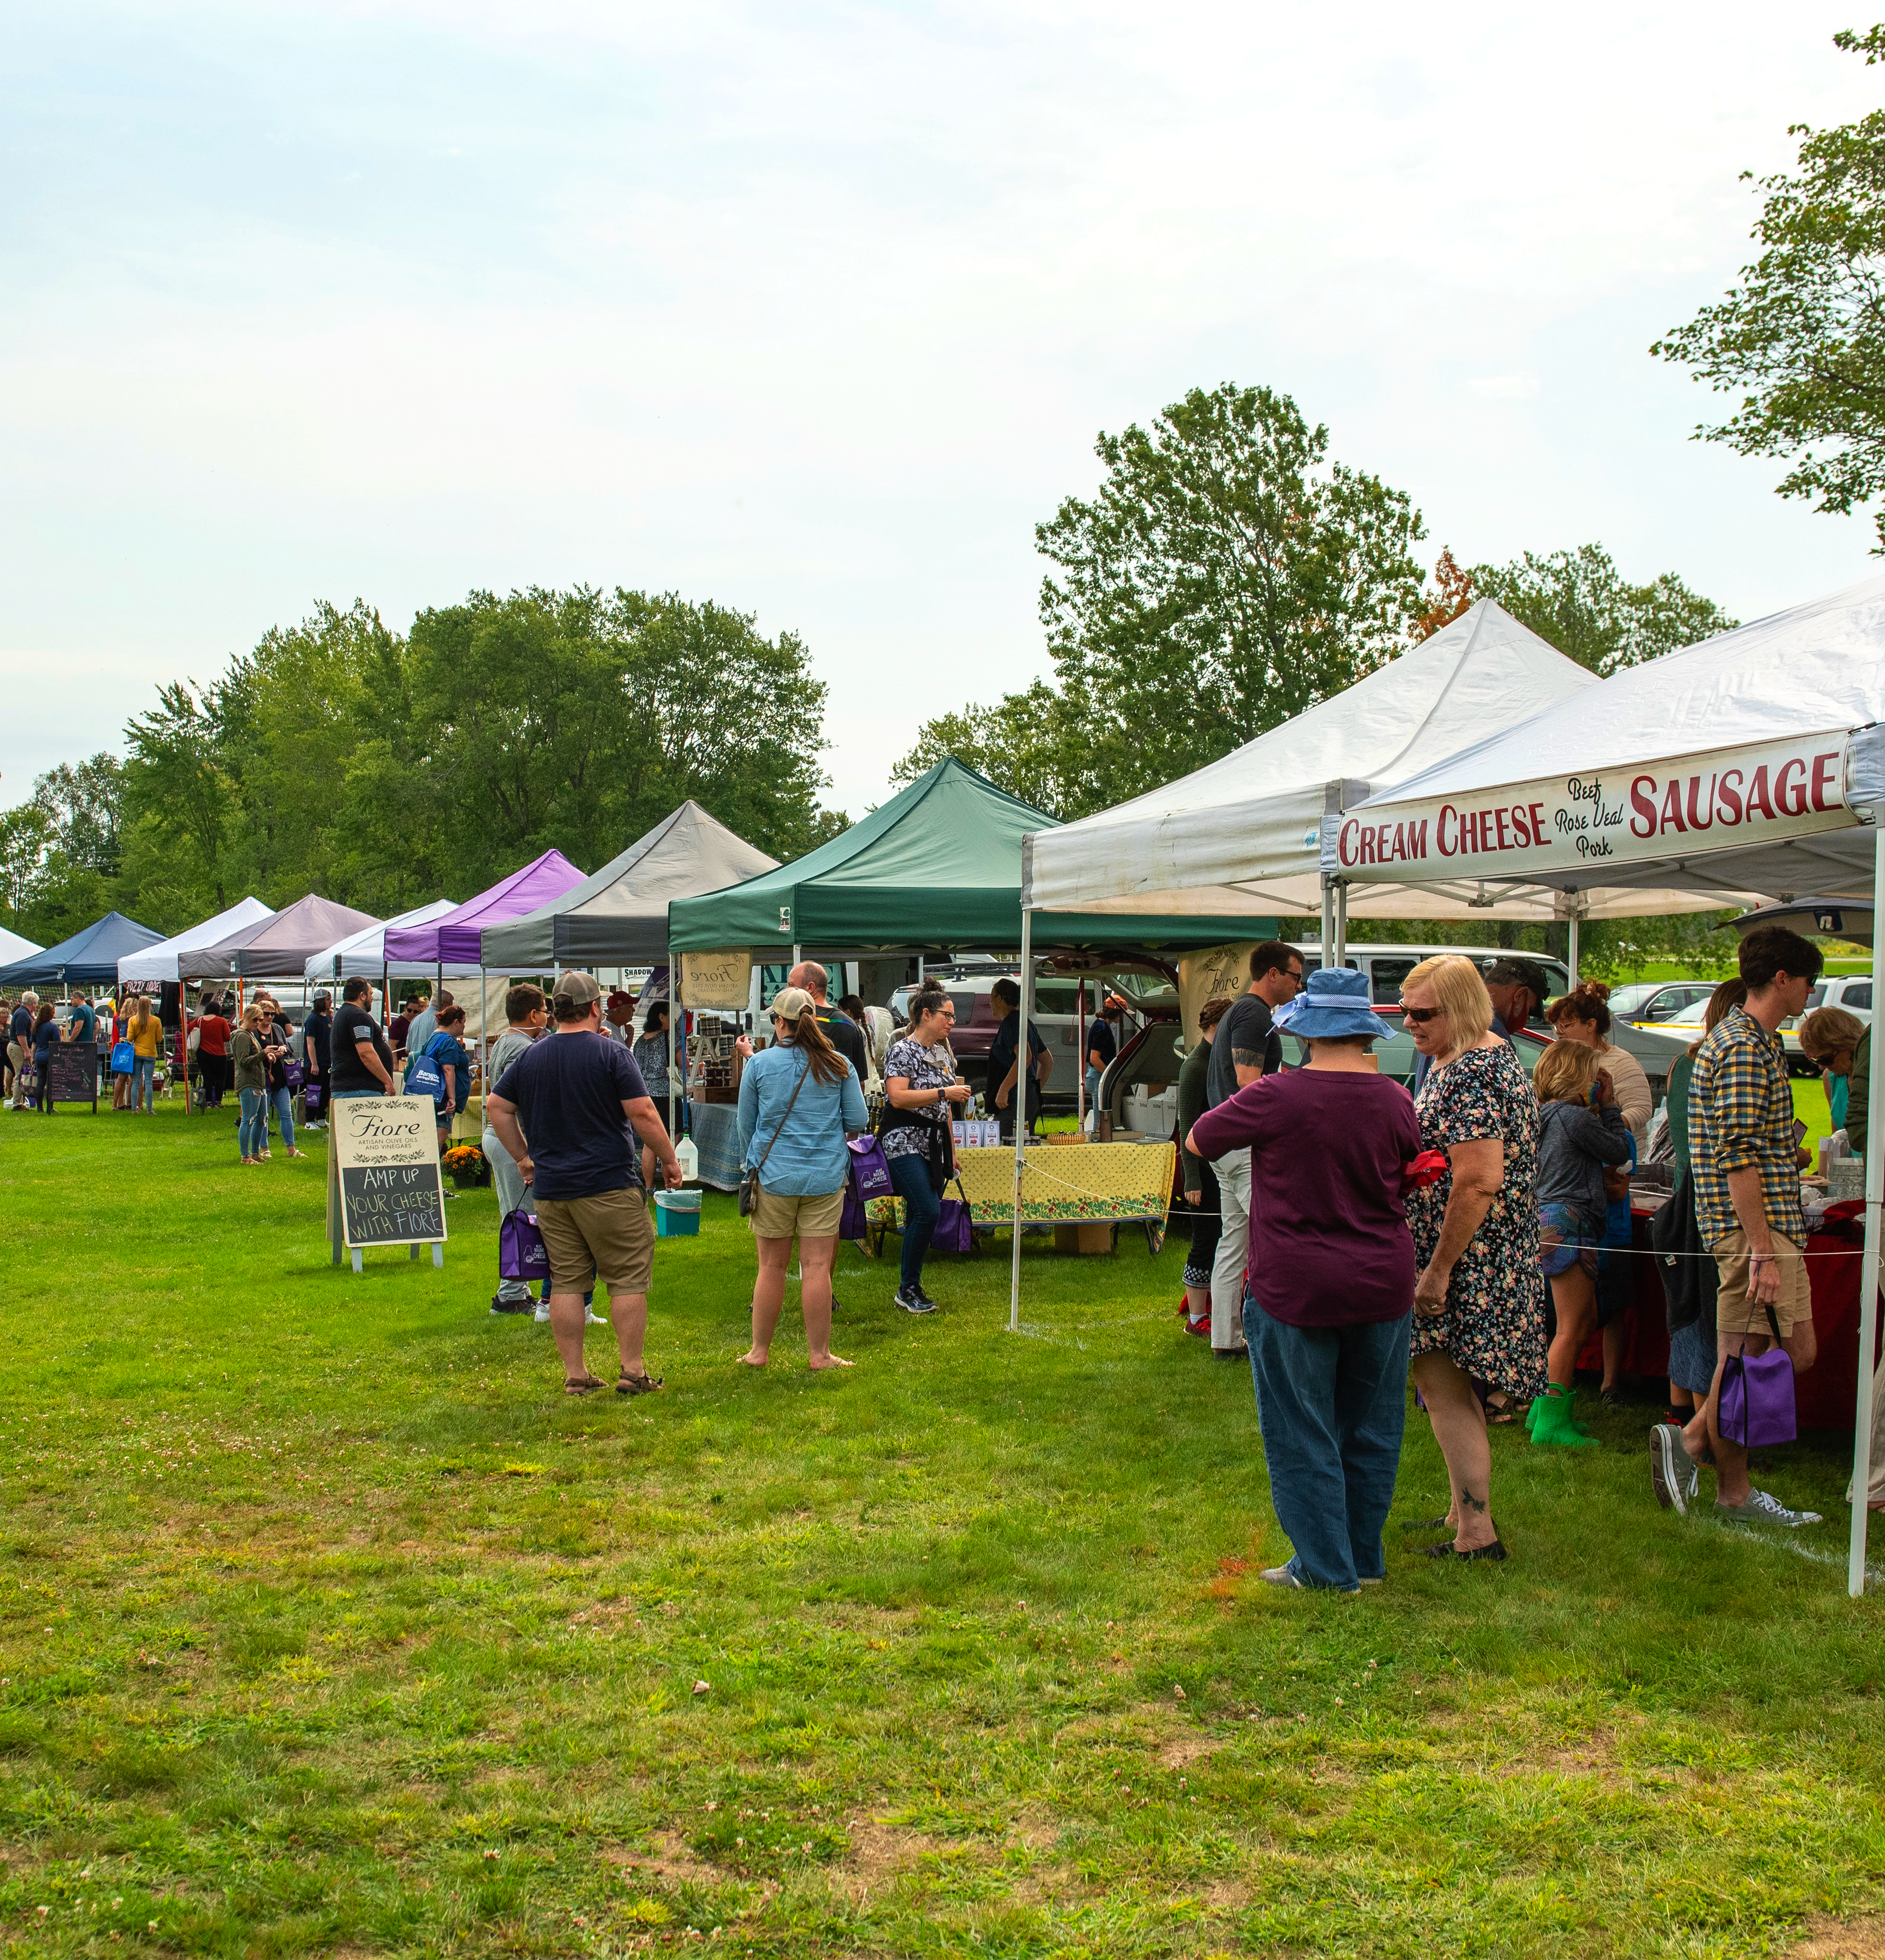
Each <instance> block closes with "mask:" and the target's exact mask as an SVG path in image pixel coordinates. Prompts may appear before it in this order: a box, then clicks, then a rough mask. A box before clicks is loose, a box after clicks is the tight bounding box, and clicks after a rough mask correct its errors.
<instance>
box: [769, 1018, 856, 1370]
mask: <svg viewBox="0 0 1885 1960" xmlns="http://www.w3.org/2000/svg"><path fill="white" fill-rule="evenodd" d="M772 1033H773V1038H774V1039H773V1045H772V1047H770V1048H767V1049H766V1050H764V1051H763V1052H762V1053H760V1054H758V1055H755V1054H753V1048H752V1043H751V1042H750V1041H749V1040H748V1039H747V1038H746V1037H745V1036H741V1037H740V1041H739V1043H738V1047H739V1050H740V1055H741V1057H742V1059H743V1064H744V1066H743V1068H742V1071H741V1073H740V1162H741V1163H742V1165H743V1166H745V1167H746V1169H747V1176H746V1179H745V1181H744V1182H743V1183H742V1185H740V1211H741V1213H742V1214H744V1215H745V1216H747V1217H750V1219H751V1220H752V1223H753V1238H754V1239H755V1241H756V1243H757V1245H758V1248H759V1271H758V1274H757V1275H756V1278H755V1279H754V1281H753V1345H752V1346H751V1348H749V1349H748V1350H747V1352H746V1353H745V1354H743V1355H742V1356H741V1357H740V1359H741V1360H743V1361H744V1362H745V1363H746V1364H747V1367H750V1368H763V1367H765V1366H766V1361H767V1359H768V1357H769V1355H770V1354H771V1351H772V1335H773V1332H774V1331H775V1329H776V1328H777V1327H778V1325H779V1313H780V1309H782V1306H784V1304H785V1274H786V1270H787V1268H788V1266H789V1265H791V1252H792V1240H793V1239H794V1237H796V1238H797V1239H798V1265H799V1272H800V1275H801V1281H802V1285H801V1302H802V1303H803V1306H804V1313H805V1345H806V1348H807V1355H808V1358H809V1360H810V1365H811V1366H812V1367H814V1369H823V1368H848V1367H850V1365H851V1363H849V1361H846V1360H842V1359H841V1358H840V1357H839V1356H837V1355H836V1354H833V1352H832V1351H831V1267H832V1262H833V1259H834V1258H836V1255H837V1251H838V1226H839V1220H840V1218H841V1217H842V1214H843V1211H844V1187H845V1171H846V1169H847V1163H848V1159H849V1152H848V1151H847V1150H845V1135H846V1134H847V1133H851V1134H855V1133H856V1132H857V1131H861V1130H862V1129H863V1128H864V1125H865V1124H866V1123H867V1122H868V1120H869V1118H868V1115H867V1114H866V1112H865V1110H864V1092H863V1090H862V1089H861V1087H859V1086H858V1078H857V1077H856V1076H855V1075H854V1074H852V1070H851V1064H849V1062H848V1061H845V1058H844V1057H843V1056H842V1055H840V1054H839V1052H838V1051H837V1050H836V1048H833V1046H832V1045H831V1042H830V1040H829V1038H828V1037H827V1036H826V1033H825V1031H824V1030H823V1029H822V1028H821V1027H820V1026H819V1025H818V1020H817V1011H816V1008H815V1004H814V1002H813V1000H812V998H811V996H810V994H808V993H807V992H806V991H805V990H804V988H802V987H788V988H785V990H784V991H782V993H780V994H779V996H778V997H777V998H775V1000H774V1001H773V1003H772Z"/></svg>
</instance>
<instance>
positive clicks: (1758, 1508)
mask: <svg viewBox="0 0 1885 1960" xmlns="http://www.w3.org/2000/svg"><path fill="white" fill-rule="evenodd" d="M1740 966H1741V978H1743V980H1745V981H1746V982H1747V1002H1746V1005H1745V1006H1744V1007H1735V1008H1733V1009H1731V1010H1730V1011H1729V1013H1727V1016H1726V1017H1725V1018H1724V1020H1722V1021H1721V1024H1720V1025H1719V1026H1718V1027H1717V1028H1716V1029H1715V1032H1714V1033H1712V1034H1711V1035H1710V1036H1708V1039H1706V1040H1705V1041H1704V1042H1702V1046H1701V1048H1700V1050H1699V1052H1697V1054H1696V1066H1695V1074H1694V1077H1693V1078H1692V1080H1691V1081H1690V1083H1689V1163H1690V1165H1691V1166H1692V1170H1691V1175H1692V1176H1693V1178H1694V1179H1695V1200H1696V1225H1697V1227H1699V1230H1700V1231H1701V1234H1702V1243H1703V1244H1704V1245H1705V1246H1707V1247H1708V1249H1709V1250H1710V1251H1711V1252H1713V1253H1714V1255H1715V1266H1716V1270H1717V1271H1718V1274H1719V1275H1720V1286H1719V1291H1718V1294H1717V1296H1716V1302H1715V1351H1716V1355H1717V1360H1716V1363H1715V1385H1714V1386H1713V1387H1712V1388H1711V1389H1710V1390H1709V1392H1708V1400H1707V1402H1705V1403H1704V1404H1703V1405H1702V1407H1701V1408H1699V1409H1698V1410H1697V1411H1696V1415H1695V1418H1694V1420H1693V1421H1692V1422H1690V1423H1689V1426H1688V1427H1686V1429H1678V1428H1676V1427H1675V1425H1674V1424H1671V1423H1661V1424H1657V1427H1656V1429H1655V1430H1654V1433H1653V1437H1652V1441H1651V1478H1652V1481H1654V1484H1655V1488H1656V1494H1657V1498H1658V1499H1659V1500H1661V1502H1662V1503H1663V1504H1664V1506H1665V1507H1667V1506H1670V1505H1672V1504H1673V1506H1674V1507H1675V1508H1676V1509H1677V1510H1687V1509H1688V1504H1687V1502H1686V1500H1687V1498H1688V1497H1689V1495H1691V1494H1692V1492H1693V1490H1694V1488H1695V1484H1696V1477H1695V1474H1694V1472H1692V1470H1690V1469H1689V1465H1688V1464H1687V1463H1686V1462H1682V1461H1680V1459H1678V1457H1677V1456H1676V1451H1677V1449H1678V1448H1680V1449H1682V1450H1683V1451H1684V1452H1686V1455H1687V1456H1688V1457H1689V1459H1692V1460H1694V1461H1697V1462H1699V1460H1700V1459H1701V1457H1702V1451H1703V1449H1704V1448H1705V1447H1706V1448H1707V1449H1710V1450H1711V1451H1712V1452H1713V1453H1714V1456H1715V1513H1716V1515H1717V1516H1719V1517H1723V1518H1734V1519H1746V1520H1747V1521H1749V1522H1750V1523H1760V1524H1773V1525H1785V1526H1797V1525H1803V1524H1817V1523H1820V1518H1819V1516H1818V1514H1817V1513H1815V1512H1812V1511H1794V1510H1788V1508H1787V1507H1786V1506H1785V1505H1784V1504H1782V1503H1779V1502H1778V1501H1777V1500H1775V1498H1773V1497H1771V1496H1769V1494H1768V1493H1767V1492H1766V1491H1756V1490H1755V1489H1753V1488H1752V1487H1751V1486H1750V1484H1749V1482H1748V1477H1747V1452H1746V1449H1744V1448H1743V1447H1742V1446H1741V1445H1740V1444H1739V1443H1731V1442H1730V1441H1728V1440H1727V1438H1726V1437H1724V1436H1723V1435H1722V1433H1721V1426H1720V1421H1719V1405H1720V1402H1721V1370H1722V1368H1723V1366H1724V1364H1725V1363H1726V1362H1727V1360H1728V1359H1729V1357H1731V1356H1733V1355H1735V1354H1742V1353H1746V1354H1750V1355H1754V1354H1765V1353H1766V1351H1767V1350H1768V1349H1769V1348H1770V1347H1772V1345H1773V1336H1774V1334H1775V1332H1776V1330H1778V1335H1779V1339H1780V1344H1781V1345H1782V1347H1783V1348H1785V1349H1786V1351H1787V1352H1788V1354H1789V1355H1790V1356H1791V1357H1792V1359H1793V1364H1794V1373H1796V1374H1798V1373H1804V1371H1805V1370H1807V1369H1808V1368H1810V1367H1812V1366H1813V1357H1814V1354H1815V1352H1816V1350H1815V1347H1814V1343H1813V1301H1812V1298H1811V1296H1810V1292H1809V1290H1808V1287H1807V1267H1806V1262H1805V1261H1804V1258H1802V1257H1801V1249H1802V1247H1803V1246H1804V1244H1805V1243H1806V1237H1807V1220H1806V1217H1805V1215H1804V1213H1803V1212H1802V1211H1801V1208H1800V1169H1801V1163H1803V1162H1804V1153H1802V1152H1801V1150H1800V1149H1799V1147H1798V1146H1797V1144H1796V1143H1795V1141H1794V1097H1793V1087H1792V1084H1791V1083H1790V1082H1789V1080H1788V1075H1787V1058H1786V1050H1785V1048H1784V1047H1783V1046H1782V1042H1781V1039H1780V1035H1779V1033H1778V1029H1779V1027H1780V1024H1781V1023H1782V1022H1783V1021H1785V1020H1790V1019H1791V1018H1792V1017H1794V1015H1796V1014H1798V1013H1802V1012H1803V1011H1804V1010H1805V1007H1806V1004H1807V990H1808V989H1809V988H1810V987H1811V986H1812V985H1813V981H1814V979H1815V978H1817V976H1818V974H1819V972H1820V950H1819V948H1818V947H1816V946H1814V945H1813V943H1812V942H1811V941H1810V940H1804V939H1802V938H1801V936H1800V935H1799V934H1797V932H1789V931H1788V930H1787V929H1786V928H1785V926H1763V927H1762V928H1759V930H1758V931H1754V932H1751V933H1750V934H1748V936H1747V937H1746V938H1745V939H1744V940H1742V942H1741V959H1740Z"/></svg>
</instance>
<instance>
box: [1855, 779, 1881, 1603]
mask: <svg viewBox="0 0 1885 1960" xmlns="http://www.w3.org/2000/svg"><path fill="white" fill-rule="evenodd" d="M1881 913H1885V804H1875V805H1874V807H1873V810H1872V944H1873V948H1874V963H1875V964H1876V959H1877V945H1878V921H1879V917H1880V914H1881ZM1867 1081H1868V1084H1869V1087H1870V1090H1871V1095H1872V1096H1873V1098H1874V1100H1873V1101H1872V1102H1871V1103H1868V1104H1867V1117H1866V1125H1867V1127H1866V1134H1865V1250H1864V1252H1863V1253H1862V1254H1861V1255H1860V1259H1859V1369H1858V1374H1859V1387H1858V1396H1857V1397H1856V1398H1855V1406H1854V1408H1853V1411H1852V1545H1851V1547H1850V1548H1849V1551H1848V1557H1847V1561H1846V1575H1845V1589H1846V1591H1847V1592H1848V1593H1850V1594H1851V1595H1852V1597H1853V1598H1854V1599H1859V1598H1861V1597H1862V1596H1863V1595H1864V1591H1865V1528H1866V1525H1867V1522H1868V1519H1869V1517H1870V1515H1871V1513H1870V1508H1869V1500H1870V1498H1871V1484H1872V1397H1873V1391H1874V1386H1875V1385H1874V1381H1873V1357H1874V1354H1876V1352H1877V1347H1878V1262H1879V1239H1880V1205H1881V1204H1885V1142H1882V1141H1880V1137H1879V1134H1878V1127H1877V1126H1878V1122H1879V1118H1877V1116H1876V1115H1872V1114H1871V1111H1872V1110H1874V1109H1877V1107H1878V1106H1879V1105H1878V1103H1877V1097H1879V1096H1885V1042H1878V1041H1876V1040H1875V1041H1874V1042H1873V1043H1872V1059H1871V1068H1870V1069H1869V1070H1868V1071H1867Z"/></svg>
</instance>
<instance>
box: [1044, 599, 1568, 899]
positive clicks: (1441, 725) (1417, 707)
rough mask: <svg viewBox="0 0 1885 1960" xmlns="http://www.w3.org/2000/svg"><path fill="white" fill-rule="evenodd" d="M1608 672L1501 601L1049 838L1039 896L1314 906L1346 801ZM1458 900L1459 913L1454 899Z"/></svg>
mask: <svg viewBox="0 0 1885 1960" xmlns="http://www.w3.org/2000/svg"><path fill="white" fill-rule="evenodd" d="M1596 682H1597V676H1595V675H1594V674H1592V673H1590V672H1589V671H1588V670H1587V669H1585V668H1584V667H1579V666H1578V663H1576V662H1575V660H1567V659H1566V658H1565V656H1564V655H1563V654H1561V653H1559V651H1558V650H1557V648H1555V647H1553V646H1552V645H1551V644H1549V642H1548V641H1545V640H1543V639H1540V637H1539V636H1538V635H1537V634H1536V633H1534V632H1533V631H1532V630H1531V629H1530V627H1528V626H1526V625H1523V624H1522V623H1521V622H1520V621H1518V620H1517V619H1514V618H1513V617H1512V616H1511V613H1508V612H1507V611H1506V610H1505V609H1504V607H1503V606H1501V605H1499V604H1498V602H1497V601H1496V600H1490V599H1482V600H1479V602H1478V603H1476V604H1475V605H1473V606H1469V608H1468V609H1466V612H1464V613H1462V614H1461V615H1460V617H1459V618H1458V619H1456V620H1454V622H1452V624H1451V625H1447V626H1444V627H1443V628H1441V630H1440V631H1439V632H1438V633H1435V634H1434V635H1431V637H1430V638H1427V639H1425V640H1423V641H1421V642H1420V644H1419V645H1417V646H1414V647H1410V648H1409V649H1408V650H1407V651H1406V653H1404V654H1400V655H1399V656H1398V657H1396V658H1395V659H1393V660H1390V661H1389V662H1388V663H1387V664H1386V665H1385V666H1384V667H1377V668H1376V669H1375V670H1374V672H1373V673H1369V674H1365V675H1364V676H1362V678H1361V679H1360V680H1358V681H1357V682H1356V683H1355V685H1354V686H1352V687H1349V688H1345V689H1343V690H1342V692H1341V693H1339V694H1338V695H1332V696H1331V697H1330V698H1329V699H1328V700H1326V701H1324V702H1318V703H1317V705H1316V706H1315V707H1313V708H1309V709H1307V710H1306V711H1304V713H1302V714H1299V715H1298V716H1297V717H1296V718H1294V720H1293V721H1286V722H1284V723H1282V724H1281V725H1280V726H1278V727H1275V728H1272V729H1270V730H1267V731H1266V733H1263V734H1262V735H1259V736H1258V737H1256V740H1254V741H1251V742H1247V743H1245V744H1244V745H1243V747H1242V748H1240V749H1235V750H1234V751H1233V752H1232V753H1231V754H1230V755H1228V756H1224V757H1222V758H1221V759H1219V760H1218V761H1217V762H1211V763H1208V764H1207V765H1205V767H1204V768H1202V769H1197V770H1194V771H1193V772H1192V774H1191V775H1188V776H1183V777H1181V778H1179V780H1178V781H1177V782H1173V783H1167V784H1165V785H1164V787H1163V788H1159V789H1156V790H1152V791H1148V793H1147V794H1145V795H1144V796H1141V797H1134V798H1133V799H1132V800H1131V801H1130V802H1129V803H1120V804H1119V805H1117V806H1116V807H1115V808H1113V809H1112V810H1101V811H1100V812H1099V813H1098V814H1097V815H1096V816H1089V817H1085V818H1083V819H1081V820H1080V821H1079V822H1078V823H1069V824H1065V825H1063V826H1061V827H1060V828H1059V829H1056V830H1052V831H1050V832H1048V833H1047V834H1046V835H1043V836H1041V837H1039V838H1036V839H1035V841H1034V843H1033V847H1032V848H1031V851H1030V879H1029V884H1028V892H1027V902H1028V904H1029V905H1030V907H1052V908H1059V909H1062V910H1067V909H1071V908H1075V907H1078V906H1094V905H1097V906H1100V907H1101V908H1104V909H1106V910H1113V909H1122V910H1140V909H1144V910H1147V911H1163V912H1178V911H1193V910H1200V909H1202V910H1211V911H1231V912H1234V911H1237V910H1238V909H1240V908H1247V909H1258V908H1263V909H1268V910H1270V911H1277V910H1282V911H1285V912H1288V911H1294V912H1313V911H1314V910H1315V909H1316V908H1317V905H1319V904H1320V870H1319V867H1318V862H1317V858H1318V846H1319V844H1320V836H1319V830H1320V825H1321V822H1322V818H1323V813H1324V810H1325V809H1326V807H1327V805H1328V803H1329V799H1330V798H1331V797H1332V796H1333V797H1334V798H1335V799H1336V800H1337V802H1338V803H1357V802H1359V801H1360V800H1361V799H1362V798H1363V797H1365V796H1367V795H1368V794H1369V793H1370V791H1371V790H1372V789H1374V788H1380V786H1382V785H1384V784H1388V783H1393V782H1398V781H1401V780H1402V779H1403V778H1405V777H1406V776H1408V775H1411V774H1412V773H1413V772H1415V770H1418V769H1421V768H1425V767H1427V766H1428V765H1430V764H1432V763H1434V762H1438V761H1440V760H1441V759H1442V758H1443V757H1445V756H1450V755H1452V754H1454V753H1455V752H1456V751H1457V750H1458V749H1461V748H1463V747H1464V746H1466V744H1468V743H1471V742H1474V741H1476V740H1479V738H1480V737H1482V736H1483V735H1484V734H1485V732H1486V730H1488V729H1489V728H1492V727H1508V726H1509V725H1510V724H1511V723H1513V722H1514V721H1519V720H1522V719H1524V718H1525V717H1527V716H1529V715H1530V714H1534V713H1536V711H1537V710H1538V709H1539V708H1540V707H1548V706H1555V705H1560V704H1565V703H1574V702H1576V701H1577V700H1578V699H1579V698H1581V697H1582V696H1583V695H1584V694H1585V692H1587V690H1588V689H1590V688H1591V687H1593V686H1595V685H1596ZM1456 909H1457V908H1456Z"/></svg>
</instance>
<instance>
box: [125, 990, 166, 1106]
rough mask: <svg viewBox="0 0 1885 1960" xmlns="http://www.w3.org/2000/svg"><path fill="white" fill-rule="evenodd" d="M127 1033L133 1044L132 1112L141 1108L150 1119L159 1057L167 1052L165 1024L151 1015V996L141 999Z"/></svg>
mask: <svg viewBox="0 0 1885 1960" xmlns="http://www.w3.org/2000/svg"><path fill="white" fill-rule="evenodd" d="M124 1033H125V1039H126V1040H127V1041H128V1042H130V1044H131V1109H132V1114H133V1115H135V1114H137V1112H139V1109H142V1112H143V1113H144V1114H145V1115H147V1116H148V1115H150V1113H151V1092H152V1090H153V1089H154V1086H155V1083H156V1080H157V1058H158V1056H159V1055H161V1054H162V1053H163V1052H164V1023H162V1022H161V1020H158V1017H156V1015H154V1013H151V1003H150V1000H149V998H148V996H146V995H145V994H139V996H138V998H137V1001H136V1004H135V1006H134V1007H133V1008H132V1013H131V1018H130V1019H129V1020H128V1021H126V1023H125V1029H124Z"/></svg>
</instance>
